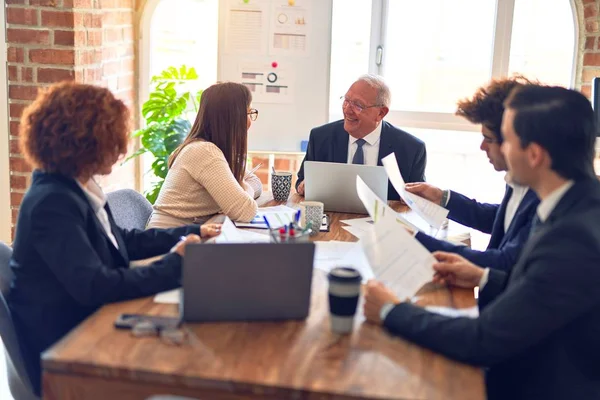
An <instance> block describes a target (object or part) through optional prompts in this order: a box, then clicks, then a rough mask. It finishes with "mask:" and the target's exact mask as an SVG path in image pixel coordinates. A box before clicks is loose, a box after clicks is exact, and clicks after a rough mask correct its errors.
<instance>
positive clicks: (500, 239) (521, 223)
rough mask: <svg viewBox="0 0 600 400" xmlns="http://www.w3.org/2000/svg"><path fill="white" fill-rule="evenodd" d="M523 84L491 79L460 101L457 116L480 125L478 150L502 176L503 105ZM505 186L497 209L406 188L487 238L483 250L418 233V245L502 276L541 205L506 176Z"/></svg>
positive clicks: (418, 186) (425, 187)
mask: <svg viewBox="0 0 600 400" xmlns="http://www.w3.org/2000/svg"><path fill="white" fill-rule="evenodd" d="M526 84H530V82H529V81H528V80H527V79H525V78H523V77H521V76H515V77H511V78H502V79H495V80H492V81H491V82H490V83H489V84H487V85H486V86H484V87H481V88H479V89H478V90H477V92H476V93H475V95H474V96H473V98H471V99H464V100H461V101H459V102H458V110H457V111H456V114H457V115H460V116H462V117H465V118H466V119H467V120H469V121H470V122H472V123H475V124H481V133H482V135H483V140H482V141H481V147H480V148H481V150H483V151H485V153H486V154H487V156H488V159H489V160H490V163H491V164H492V165H493V166H494V169H495V170H496V171H506V161H505V159H504V156H503V155H502V152H501V151H500V145H501V144H502V135H501V133H500V124H501V123H502V114H503V112H504V104H503V103H504V101H505V100H506V98H507V97H508V95H509V94H510V92H511V91H512V90H513V89H515V88H517V87H521V86H523V85H526ZM505 181H506V192H505V194H504V198H503V199H502V202H501V203H500V204H488V203H479V202H477V201H476V200H473V199H470V198H468V197H466V196H464V195H462V194H460V193H457V192H453V191H449V190H445V191H444V190H441V189H439V188H436V187H434V186H432V185H430V184H427V183H414V184H407V185H406V190H408V191H409V192H412V193H415V194H417V195H419V196H423V197H425V198H426V199H428V200H431V201H433V202H435V203H436V204H440V205H441V206H443V207H446V208H447V209H448V211H449V213H448V218H450V219H452V220H454V221H457V222H459V223H461V224H463V225H466V226H470V227H472V228H475V229H477V230H479V231H481V232H484V233H488V234H491V237H490V242H489V244H488V247H487V249H486V250H485V251H477V250H473V249H470V248H469V247H465V246H458V245H454V244H452V243H449V242H446V241H443V240H439V239H436V238H433V237H431V236H429V235H427V234H425V233H423V232H418V233H417V235H416V238H417V240H418V241H419V242H421V244H423V245H424V246H425V247H426V248H427V249H428V250H429V251H437V250H443V251H448V252H451V253H456V254H460V255H462V256H463V257H465V258H466V259H467V260H469V261H472V262H474V263H476V264H478V265H483V266H486V267H490V268H497V269H501V270H504V271H507V270H509V269H510V268H512V266H513V265H515V263H516V262H517V259H518V257H519V254H520V253H521V250H522V249H523V245H524V244H525V241H526V240H527V237H528V235H529V230H530V228H531V221H532V219H533V216H534V214H535V208H536V207H537V205H538V203H539V200H538V198H537V196H536V194H535V193H534V192H533V191H532V190H530V189H529V188H527V187H525V186H521V185H519V184H517V183H515V182H513V180H512V179H511V176H510V174H509V173H507V174H506V176H505Z"/></svg>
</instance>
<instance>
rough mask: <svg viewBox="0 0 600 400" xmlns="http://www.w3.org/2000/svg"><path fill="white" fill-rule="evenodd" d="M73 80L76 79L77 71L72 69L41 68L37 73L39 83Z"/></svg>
mask: <svg viewBox="0 0 600 400" xmlns="http://www.w3.org/2000/svg"><path fill="white" fill-rule="evenodd" d="M73 79H75V71H73V70H72V69H59V68H39V69H38V71H37V81H38V82H39V83H54V82H60V81H66V80H69V81H71V80H73Z"/></svg>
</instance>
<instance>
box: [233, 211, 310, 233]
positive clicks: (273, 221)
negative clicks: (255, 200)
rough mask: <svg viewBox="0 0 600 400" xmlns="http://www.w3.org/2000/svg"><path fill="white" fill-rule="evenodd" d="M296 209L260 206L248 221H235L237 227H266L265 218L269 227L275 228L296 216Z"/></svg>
mask: <svg viewBox="0 0 600 400" xmlns="http://www.w3.org/2000/svg"><path fill="white" fill-rule="evenodd" d="M297 212H298V210H296V209H295V208H291V207H288V206H284V205H281V206H275V207H261V208H259V209H258V212H257V213H256V216H255V217H254V219H253V220H252V221H250V222H236V223H235V225H236V226H237V227H238V228H254V229H266V228H267V224H266V223H265V218H266V219H267V221H269V225H270V226H271V229H277V228H279V227H282V226H284V225H289V224H290V223H291V222H293V221H294V220H295V218H296V213H297Z"/></svg>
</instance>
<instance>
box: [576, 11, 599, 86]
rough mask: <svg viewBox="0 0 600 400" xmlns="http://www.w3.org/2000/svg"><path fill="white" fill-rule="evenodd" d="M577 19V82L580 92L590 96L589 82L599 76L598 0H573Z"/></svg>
mask: <svg viewBox="0 0 600 400" xmlns="http://www.w3.org/2000/svg"><path fill="white" fill-rule="evenodd" d="M575 6H576V9H577V14H578V15H577V17H578V21H579V29H580V32H579V39H580V50H582V51H581V54H580V56H579V57H578V59H577V82H576V86H577V87H578V88H581V91H582V93H584V94H585V95H586V96H588V97H590V96H591V90H592V89H591V82H592V79H593V78H594V77H595V76H600V40H599V39H598V37H599V36H600V29H599V21H600V19H599V14H598V8H599V6H600V0H577V1H575Z"/></svg>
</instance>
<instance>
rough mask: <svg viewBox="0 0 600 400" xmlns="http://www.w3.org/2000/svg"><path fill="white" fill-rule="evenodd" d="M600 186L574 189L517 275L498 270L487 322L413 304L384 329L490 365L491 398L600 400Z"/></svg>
mask: <svg viewBox="0 0 600 400" xmlns="http://www.w3.org/2000/svg"><path fill="white" fill-rule="evenodd" d="M599 221H600V182H598V180H597V179H589V180H587V181H581V182H578V183H576V184H575V185H574V186H573V187H571V188H570V189H569V190H568V191H567V192H566V193H565V195H564V196H563V198H562V199H561V200H560V201H559V202H558V204H557V205H556V207H555V208H554V210H553V211H552V212H551V213H550V216H549V217H548V219H547V221H546V222H544V223H543V224H541V226H540V227H539V228H538V229H537V230H536V232H535V233H533V234H532V236H531V237H530V238H529V240H528V241H527V244H526V245H525V247H524V248H523V252H522V254H521V257H519V261H517V264H516V265H515V266H514V268H513V269H512V270H511V271H510V272H508V273H507V272H504V271H499V270H493V269H492V270H490V275H489V280H488V282H487V284H486V285H485V287H484V288H483V290H482V291H481V292H480V294H479V307H480V315H479V318H476V319H470V318H449V317H445V316H441V315H437V314H433V313H430V312H428V311H426V310H425V309H423V308H421V307H418V306H415V305H413V304H409V303H402V304H399V305H397V306H395V307H394V308H393V309H392V311H391V312H390V313H389V314H388V315H387V317H386V319H385V322H384V325H385V326H386V327H387V328H388V329H389V330H390V331H391V332H393V333H394V334H397V335H400V336H402V337H404V338H406V339H408V340H410V341H413V342H415V343H417V344H419V345H421V346H423V347H426V348H428V349H431V350H433V351H436V352H438V353H441V354H443V355H445V356H447V357H450V358H453V359H455V360H458V361H462V362H466V363H469V364H474V365H478V366H482V367H488V368H489V369H488V370H487V376H486V378H487V382H486V383H487V391H488V399H490V400H496V399H502V400H504V399H514V400H519V399H527V400H530V399H546V400H552V399H557V400H558V399H560V400H562V399H600V368H598V359H600V340H598V338H599V337H600V290H598V288H599V287H600V223H599Z"/></svg>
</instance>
